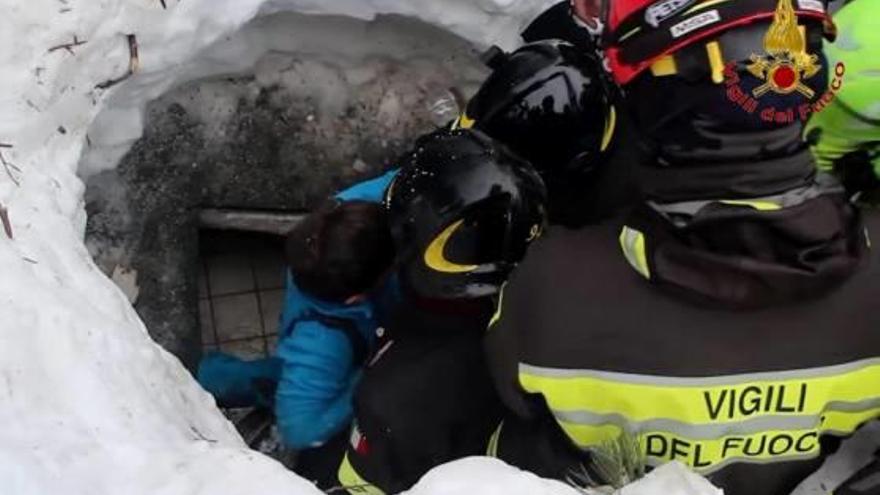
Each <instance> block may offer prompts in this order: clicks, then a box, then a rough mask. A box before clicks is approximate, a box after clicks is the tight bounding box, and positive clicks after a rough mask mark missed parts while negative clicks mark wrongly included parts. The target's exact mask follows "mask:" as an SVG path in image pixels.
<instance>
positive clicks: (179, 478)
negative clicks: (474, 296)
mask: <svg viewBox="0 0 880 495" xmlns="http://www.w3.org/2000/svg"><path fill="white" fill-rule="evenodd" d="M549 3H552V2H546V1H541V2H538V1H533V0H448V1H442V2H437V1H433V0H432V1H427V0H424V1H423V0H321V1H315V0H186V1H183V2H179V3H178V2H177V1H176V0H99V1H93V0H63V1H58V0H32V1H29V2H20V1H17V0H2V1H0V7H2V9H3V12H4V15H3V16H0V67H2V69H3V77H2V78H0V154H2V160H0V168H2V170H0V219H2V228H0V273H2V277H0V301H2V303H0V398H2V401H0V486H2V487H3V493H4V494H33V493H69V494H79V493H82V494H85V493H88V494H96V493H120V492H122V493H127V494H139V493H144V494H147V493H150V494H153V493H163V494H198V493H211V494H218V493H223V494H226V493H228V494H233V493H242V494H244V493H247V494H253V493H278V491H283V492H284V493H314V492H315V491H314V490H313V489H312V488H311V487H310V486H309V485H308V483H306V482H304V481H303V480H300V479H298V478H297V477H295V476H294V475H292V474H291V473H289V472H287V471H286V470H285V469H284V468H283V467H282V466H280V465H279V464H277V463H275V462H274V461H271V460H270V459H268V458H265V457H263V456H261V455H259V454H256V453H254V452H252V451H249V450H248V449H247V448H246V447H245V445H244V444H243V442H242V441H241V439H240V437H239V436H238V435H237V433H236V432H235V431H234V429H233V428H232V427H231V425H230V424H229V423H228V422H227V421H226V420H225V419H224V418H223V417H222V415H221V414H220V413H219V411H218V410H217V409H216V408H215V407H214V404H213V401H212V400H211V399H210V397H209V396H207V394H205V393H204V392H203V391H202V390H200V389H199V388H198V386H197V385H196V384H195V382H194V381H193V380H192V378H191V377H190V375H189V374H188V373H187V372H186V371H185V369H184V368H183V367H182V366H181V364H180V362H179V361H178V360H177V359H175V358H174V357H173V356H171V355H170V354H168V353H167V352H165V351H164V350H162V349H161V347H159V346H158V345H156V344H155V343H154V342H153V341H152V340H151V339H150V338H149V336H148V333H147V331H146V328H145V327H144V324H143V322H142V321H141V320H140V319H139V318H138V316H137V314H136V313H135V311H134V310H133V308H132V306H131V304H130V303H129V300H128V298H127V297H126V296H125V295H124V294H123V292H122V291H121V290H120V289H119V288H117V287H116V286H115V285H114V284H113V283H112V282H111V281H110V280H109V279H108V278H107V277H106V276H105V275H104V274H103V273H102V272H101V271H100V270H99V269H98V268H97V267H96V265H95V263H94V261H93V260H92V257H91V255H90V253H89V251H88V250H87V249H86V247H85V245H84V243H83V236H84V231H85V226H86V210H85V203H84V196H83V195H84V184H83V182H82V181H81V180H80V178H79V177H78V176H77V169H78V167H79V164H80V158H81V157H82V158H83V161H82V164H83V165H82V170H81V172H82V175H83V176H86V175H89V174H95V173H99V172H101V171H102V170H103V169H110V168H113V167H114V166H115V165H116V164H117V163H118V160H119V159H120V158H121V157H122V156H123V155H125V153H126V152H127V151H128V149H129V148H130V147H131V145H132V144H133V143H134V142H135V141H136V140H137V139H139V138H140V137H141V135H142V134H143V132H144V122H145V119H144V110H145V108H146V105H147V103H148V102H150V101H153V100H155V99H157V98H159V97H160V96H161V95H163V94H165V93H168V91H169V90H170V89H172V88H175V87H183V86H184V85H185V84H186V83H187V82H189V81H194V80H200V79H204V78H206V77H211V76H214V75H218V74H227V73H239V74H240V73H243V72H247V71H248V68H249V67H251V66H252V65H253V64H254V63H255V62H256V61H257V59H258V58H259V57H258V56H252V55H253V54H248V53H244V52H235V51H229V52H225V53H218V54H217V56H218V57H219V58H217V59H214V60H212V59H210V58H206V57H201V58H200V57H199V55H200V54H203V53H211V52H210V51H209V52H204V51H205V49H207V48H209V47H210V46H212V45H214V44H216V43H218V42H222V41H223V40H224V39H225V38H226V37H234V35H235V33H236V32H237V31H238V30H240V29H241V28H242V26H245V25H246V24H247V23H248V22H250V21H252V20H254V19H257V18H259V17H261V16H267V15H270V14H279V13H283V12H296V13H299V14H308V15H344V16H348V17H353V18H357V19H362V20H371V19H373V18H374V17H375V16H376V15H377V14H397V15H401V16H407V17H411V18H414V19H418V20H420V21H423V22H426V23H429V24H432V25H434V26H436V27H438V28H440V29H443V30H446V31H449V32H451V33H454V34H455V35H457V36H460V37H462V38H464V39H467V40H469V41H470V42H472V43H474V44H475V46H476V47H478V48H481V47H485V46H486V45H487V44H488V43H490V42H492V43H499V44H501V45H502V46H507V47H510V46H512V45H513V44H515V43H516V39H517V33H518V31H519V29H520V28H521V27H523V26H524V25H525V24H526V23H527V22H528V20H529V19H530V18H532V17H533V16H534V15H535V14H536V13H538V12H539V11H540V10H542V9H543V8H544V7H546V6H547V5H548V4H549ZM257 22H259V21H257ZM353 48H358V47H353ZM316 49H320V47H317V48H316ZM389 52H390V53H391V54H393V53H394V50H393V49H391V48H389ZM376 55H377V56H379V55H380V54H378V53H377V54H376ZM358 56H360V55H359V54H358V53H355V54H354V55H353V57H358ZM231 62H234V63H231ZM236 63H239V64H240V65H238V66H237V67H236V65H235V64H236ZM129 73H131V76H130V77H129V76H128V74H129ZM184 91H185V89H184ZM181 107H182V108H185V106H183V105H181ZM380 113H381V112H380ZM96 118H97V120H96ZM87 147H88V149H87ZM343 161H344V160H343ZM340 163H341V161H340ZM368 165H369V164H368ZM334 177H335V176H334ZM341 177H342V176H340V182H341ZM334 180H335V178H334ZM334 180H327V181H326V182H324V183H323V185H322V186H321V187H324V188H326V189H328V190H329V189H330V188H332V187H333V186H334V185H335V182H334ZM312 194H320V193H319V192H317V191H315V192H313V193H312Z"/></svg>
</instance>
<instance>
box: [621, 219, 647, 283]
mask: <svg viewBox="0 0 880 495" xmlns="http://www.w3.org/2000/svg"><path fill="white" fill-rule="evenodd" d="M620 249H622V250H623V254H624V256H626V260H627V261H629V264H630V265H632V267H633V268H635V270H636V271H637V272H639V274H640V275H641V276H643V277H645V278H647V279H650V278H651V269H650V268H648V255H647V253H646V251H645V235H644V234H642V233H641V232H639V231H638V230H636V229H634V228H631V227H627V226H624V227H623V229H622V230H621V231H620Z"/></svg>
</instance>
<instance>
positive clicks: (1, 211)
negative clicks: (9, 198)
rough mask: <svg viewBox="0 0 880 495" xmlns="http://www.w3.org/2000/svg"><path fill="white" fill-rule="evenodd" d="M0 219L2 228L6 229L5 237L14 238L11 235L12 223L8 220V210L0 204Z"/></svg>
mask: <svg viewBox="0 0 880 495" xmlns="http://www.w3.org/2000/svg"><path fill="white" fill-rule="evenodd" d="M0 221H2V222H3V230H5V231H6V237H8V238H10V239H13V240H14V239H15V237H13V235H12V224H11V223H10V222H9V211H8V210H7V209H6V207H5V206H3V205H2V204H0Z"/></svg>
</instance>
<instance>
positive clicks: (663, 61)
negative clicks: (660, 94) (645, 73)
mask: <svg viewBox="0 0 880 495" xmlns="http://www.w3.org/2000/svg"><path fill="white" fill-rule="evenodd" d="M651 74H652V75H653V76H654V77H665V76H674V75H675V74H678V64H676V63H675V57H674V56H672V55H664V56H662V57H660V58H658V59H657V60H656V61H655V62H654V63H653V64H651Z"/></svg>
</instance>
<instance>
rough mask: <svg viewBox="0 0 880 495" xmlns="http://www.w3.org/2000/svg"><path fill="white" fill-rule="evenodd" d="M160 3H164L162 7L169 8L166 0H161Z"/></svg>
mask: <svg viewBox="0 0 880 495" xmlns="http://www.w3.org/2000/svg"><path fill="white" fill-rule="evenodd" d="M159 3H161V4H162V8H163V9H167V8H168V6H166V5H165V0H159Z"/></svg>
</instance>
